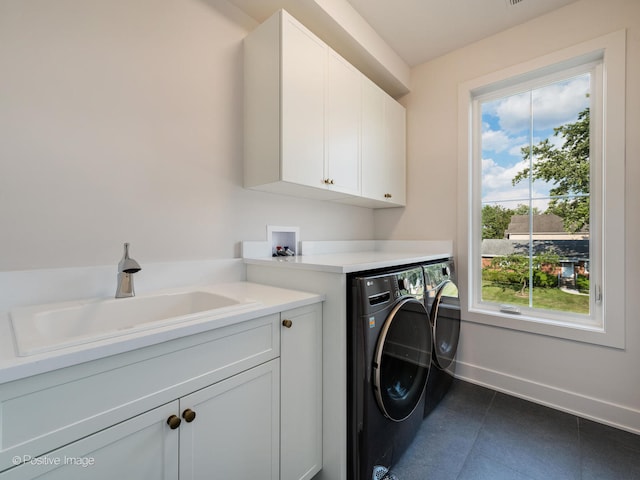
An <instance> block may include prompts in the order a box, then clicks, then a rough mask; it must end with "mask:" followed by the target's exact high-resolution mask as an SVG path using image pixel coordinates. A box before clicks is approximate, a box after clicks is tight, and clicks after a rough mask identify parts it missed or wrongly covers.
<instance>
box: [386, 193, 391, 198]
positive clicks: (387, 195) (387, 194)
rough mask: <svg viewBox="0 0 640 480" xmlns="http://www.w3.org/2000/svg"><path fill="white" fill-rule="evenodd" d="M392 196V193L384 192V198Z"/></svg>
mask: <svg viewBox="0 0 640 480" xmlns="http://www.w3.org/2000/svg"><path fill="white" fill-rule="evenodd" d="M391 197H392V195H391V194H390V193H385V194H384V198H391Z"/></svg>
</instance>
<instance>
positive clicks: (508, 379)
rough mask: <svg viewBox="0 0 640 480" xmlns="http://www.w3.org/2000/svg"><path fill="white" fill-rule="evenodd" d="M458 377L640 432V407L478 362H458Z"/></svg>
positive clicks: (580, 415) (600, 421) (630, 430)
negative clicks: (578, 391) (533, 379)
mask: <svg viewBox="0 0 640 480" xmlns="http://www.w3.org/2000/svg"><path fill="white" fill-rule="evenodd" d="M455 376H456V378H459V379H460V380H465V381H467V382H470V383H474V384H477V385H481V386H483V387H487V388H491V389H493V390H497V391H499V392H503V393H506V394H509V395H513V396H515V397H519V398H522V399H525V400H529V401H531V402H534V403H539V404H541V405H545V406H548V407H551V408H555V409H557V410H561V411H563V412H567V413H571V414H573V415H577V416H579V417H582V418H586V419H589V420H593V421H594V422H598V423H603V424H606V425H610V426H612V427H615V428H619V429H622V430H626V431H628V432H632V433H635V434H640V410H636V409H633V408H629V407H625V406H624V405H618V404H615V403H611V402H607V401H605V400H602V399H598V398H594V397H589V396H587V395H582V394H580V393H576V392H571V391H569V390H564V389H561V388H558V387H554V386H551V385H545V384H543V383H538V382H534V381H531V380H527V379H526V378H521V377H516V376H513V375H509V374H506V373H503V372H498V371H496V370H490V369H487V368H484V367H480V366H477V365H471V364H468V363H463V362H458V363H457V364H456V375H455Z"/></svg>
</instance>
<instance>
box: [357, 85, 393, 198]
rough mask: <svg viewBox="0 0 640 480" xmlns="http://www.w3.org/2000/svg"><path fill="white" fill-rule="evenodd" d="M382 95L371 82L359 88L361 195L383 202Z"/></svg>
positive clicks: (384, 153)
mask: <svg viewBox="0 0 640 480" xmlns="http://www.w3.org/2000/svg"><path fill="white" fill-rule="evenodd" d="M384 96H385V94H384V92H383V91H382V90H381V89H380V88H379V87H378V86H377V85H376V84H374V83H373V82H372V81H371V80H369V79H367V78H364V79H363V84H362V195H363V196H364V197H367V198H372V199H375V200H381V201H382V200H384V199H385V194H387V193H389V192H388V186H387V176H388V174H389V172H388V168H387V167H386V165H385V163H386V135H387V133H386V131H385V130H386V129H385V112H384V104H385V98H384Z"/></svg>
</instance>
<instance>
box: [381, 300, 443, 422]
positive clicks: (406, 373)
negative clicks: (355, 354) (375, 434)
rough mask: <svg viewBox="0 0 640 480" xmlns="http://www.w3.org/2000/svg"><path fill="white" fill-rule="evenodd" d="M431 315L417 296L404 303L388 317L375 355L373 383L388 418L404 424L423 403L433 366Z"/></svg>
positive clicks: (399, 304)
mask: <svg viewBox="0 0 640 480" xmlns="http://www.w3.org/2000/svg"><path fill="white" fill-rule="evenodd" d="M431 348H432V338H431V327H430V323H429V314H428V313H427V310H426V309H425V307H424V305H423V304H422V302H420V301H418V300H417V299H416V298H414V297H409V298H405V299H404V300H401V301H400V302H399V303H398V304H397V305H396V306H395V307H394V309H393V310H392V311H391V313H390V314H389V316H388V317H387V319H386V321H385V323H384V325H383V327H382V330H381V332H380V336H379V337H378V344H377V347H376V352H375V356H374V364H373V367H374V370H373V376H374V378H373V383H374V390H375V394H376V400H377V402H378V406H379V407H380V410H382V413H384V415H385V417H387V418H389V419H390V420H393V421H396V422H400V421H402V420H404V419H406V418H407V417H408V416H409V415H411V413H413V411H414V410H415V408H416V407H417V406H418V404H419V403H420V399H421V397H422V394H423V392H424V388H425V385H426V383H427V376H428V374H429V366H430V364H431Z"/></svg>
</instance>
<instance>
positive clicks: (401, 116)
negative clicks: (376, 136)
mask: <svg viewBox="0 0 640 480" xmlns="http://www.w3.org/2000/svg"><path fill="white" fill-rule="evenodd" d="M385 120H386V121H385V125H386V134H387V135H386V149H385V152H386V155H387V161H388V162H389V171H388V174H389V176H388V178H387V180H388V188H389V194H390V195H391V197H389V198H388V200H389V201H390V202H392V203H394V204H397V205H405V204H406V188H407V187H406V176H407V172H406V164H407V153H406V148H407V147H406V145H407V144H406V131H407V123H406V122H407V114H406V110H405V108H404V107H403V106H402V105H400V104H399V103H398V102H396V101H395V100H394V99H393V98H391V97H387V98H386V101H385Z"/></svg>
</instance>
